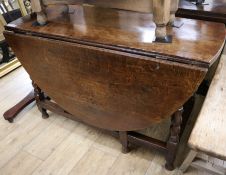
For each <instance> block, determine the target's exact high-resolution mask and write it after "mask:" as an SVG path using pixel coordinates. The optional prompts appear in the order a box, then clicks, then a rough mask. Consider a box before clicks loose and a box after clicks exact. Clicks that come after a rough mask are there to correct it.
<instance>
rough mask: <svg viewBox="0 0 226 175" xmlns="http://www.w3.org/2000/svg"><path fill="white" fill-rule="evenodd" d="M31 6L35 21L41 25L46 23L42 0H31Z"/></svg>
mask: <svg viewBox="0 0 226 175" xmlns="http://www.w3.org/2000/svg"><path fill="white" fill-rule="evenodd" d="M31 7H32V10H33V12H35V13H36V14H37V22H38V24H39V25H41V26H43V25H45V24H46V23H47V17H46V14H45V11H44V7H43V4H42V0H31Z"/></svg>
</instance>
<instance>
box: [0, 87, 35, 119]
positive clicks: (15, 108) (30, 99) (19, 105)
mask: <svg viewBox="0 0 226 175" xmlns="http://www.w3.org/2000/svg"><path fill="white" fill-rule="evenodd" d="M34 100H35V97H34V91H31V92H30V93H29V94H28V95H27V96H26V97H25V98H24V99H23V100H21V101H20V102H19V103H17V104H16V105H15V106H13V107H12V108H10V109H9V110H7V111H6V112H5V113H4V114H3V116H4V118H5V119H6V120H8V121H9V122H10V123H12V122H13V119H14V118H15V117H16V116H17V114H19V113H20V112H21V111H22V110H23V109H24V108H25V107H26V106H28V105H29V104H30V103H32V102H33V101H34Z"/></svg>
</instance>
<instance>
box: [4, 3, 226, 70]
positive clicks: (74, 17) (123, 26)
mask: <svg viewBox="0 0 226 175" xmlns="http://www.w3.org/2000/svg"><path fill="white" fill-rule="evenodd" d="M70 11H71V12H74V13H70V14H62V13H61V12H62V11H61V10H60V8H56V7H52V8H49V9H48V18H49V23H48V24H47V25H45V26H34V25H32V24H33V23H34V22H35V21H36V19H35V16H33V17H31V18H30V17H29V16H27V17H24V18H20V19H18V20H16V21H14V22H13V23H11V24H8V25H7V26H6V29H7V30H13V31H16V30H17V31H20V32H28V33H30V34H32V35H37V36H41V37H47V38H55V39H56V38H58V39H59V40H67V41H71V42H76V43H81V44H84V45H92V46H95V47H102V48H109V49H111V50H120V51H123V52H128V53H135V54H139V55H146V56H149V57H158V58H157V59H162V60H166V59H168V60H172V61H174V62H180V63H185V64H195V65H203V66H206V67H208V66H209V65H211V64H212V63H213V62H214V61H215V60H216V59H217V58H218V56H219V54H220V52H218V51H220V50H219V48H221V47H222V46H223V43H224V38H225V31H224V30H223V29H224V25H223V24H222V25H221V24H217V23H209V22H205V23H204V22H200V21H195V20H190V19H180V18H178V21H181V22H182V23H184V25H183V26H182V27H181V28H179V29H178V28H172V27H168V28H167V30H168V31H167V33H169V34H170V35H172V36H173V38H174V39H173V43H172V44H161V43H152V41H153V37H154V33H155V25H154V23H153V22H152V15H150V14H146V13H137V12H130V11H123V10H113V9H105V8H94V7H86V6H84V7H81V6H70ZM75 12H76V13H75ZM197 28H198V30H197ZM217 29H218V30H217ZM208 48H211V49H208Z"/></svg>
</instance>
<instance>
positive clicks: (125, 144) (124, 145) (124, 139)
mask: <svg viewBox="0 0 226 175" xmlns="http://www.w3.org/2000/svg"><path fill="white" fill-rule="evenodd" d="M119 139H120V141H121V144H122V152H123V153H128V152H129V142H128V133H127V131H119Z"/></svg>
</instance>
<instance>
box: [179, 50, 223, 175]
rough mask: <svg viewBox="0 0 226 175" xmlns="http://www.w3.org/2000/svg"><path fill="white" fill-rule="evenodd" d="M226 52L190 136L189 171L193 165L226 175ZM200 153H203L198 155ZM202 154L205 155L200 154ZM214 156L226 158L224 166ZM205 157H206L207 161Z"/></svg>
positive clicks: (186, 161) (184, 169) (187, 164)
mask: <svg viewBox="0 0 226 175" xmlns="http://www.w3.org/2000/svg"><path fill="white" fill-rule="evenodd" d="M225 99H226V54H223V55H222V56H221V59H220V63H219V65H218V68H217V71H216V74H215V76H214V78H213V80H212V83H211V85H210V88H209V91H208V94H207V96H206V98H205V102H204V104H203V107H202V110H201V112H200V114H199V116H198V119H197V121H196V123H195V127H194V128H193V131H192V134H191V136H190V138H189V142H188V144H189V146H190V147H191V149H192V150H191V151H190V153H189V154H188V156H187V158H186V159H185V161H184V163H183V164H182V166H181V170H182V171H183V172H185V171H186V170H187V168H188V167H189V166H194V167H197V168H201V169H204V170H207V171H209V172H212V173H214V174H219V175H225V174H226V167H225V165H223V162H224V161H223V160H226V143H225V140H226V135H225V133H226V129H225V124H226V120H225V112H226V111H225V110H226V109H225V104H226V100H225ZM198 153H199V154H198ZM200 153H202V154H205V156H203V155H202V154H201V155H202V156H200ZM212 157H214V158H215V160H216V158H218V159H222V160H221V161H220V160H219V161H218V162H222V163H221V165H223V166H222V167H217V166H219V164H218V165H216V163H213V161H211V160H214V159H213V158H212ZM203 158H204V160H203Z"/></svg>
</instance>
